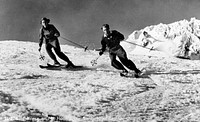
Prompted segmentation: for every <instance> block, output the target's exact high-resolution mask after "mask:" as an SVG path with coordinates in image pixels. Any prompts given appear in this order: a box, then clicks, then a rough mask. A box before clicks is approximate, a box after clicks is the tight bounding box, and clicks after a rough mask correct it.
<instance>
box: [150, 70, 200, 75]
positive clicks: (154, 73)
mask: <svg viewBox="0 0 200 122" xmlns="http://www.w3.org/2000/svg"><path fill="white" fill-rule="evenodd" d="M146 74H147V75H150V74H153V75H162V74H166V75H167V74H169V75H187V74H200V70H185V71H184V70H172V71H169V72H159V71H156V70H149V71H147V72H146Z"/></svg>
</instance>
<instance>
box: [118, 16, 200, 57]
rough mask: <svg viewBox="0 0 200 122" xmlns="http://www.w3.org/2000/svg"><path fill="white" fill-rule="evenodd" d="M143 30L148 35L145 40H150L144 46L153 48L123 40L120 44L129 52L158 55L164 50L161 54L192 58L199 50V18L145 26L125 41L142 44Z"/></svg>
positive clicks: (143, 38)
mask: <svg viewBox="0 0 200 122" xmlns="http://www.w3.org/2000/svg"><path fill="white" fill-rule="evenodd" d="M144 31H145V32H147V33H148V34H149V35H150V37H148V38H147V40H150V41H151V42H152V44H150V43H149V44H148V45H147V46H146V48H147V47H148V48H149V49H151V48H153V49H155V50H153V51H150V50H149V49H145V48H143V47H140V46H136V47H135V46H134V45H132V44H128V43H127V42H123V43H122V45H123V46H124V47H125V48H126V49H127V50H128V51H129V52H130V53H131V54H139V55H141V54H142V55H160V53H163V52H164V53H163V55H168V56H169V55H170V56H178V57H185V58H192V57H191V55H194V54H198V53H199V51H200V40H199V38H200V20H198V19H196V18H191V19H190V21H188V20H181V21H177V22H174V23H170V24H163V23H160V24H158V25H151V26H147V27H145V28H144V29H141V30H136V31H134V32H133V33H132V34H130V35H129V37H128V39H127V40H126V41H128V42H132V43H136V44H139V45H143V44H144V40H145V37H144V34H143V32H144ZM186 46H188V47H186ZM185 48H188V50H189V51H188V52H186V50H187V49H185ZM158 52H159V53H158Z"/></svg>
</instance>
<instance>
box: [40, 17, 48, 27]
mask: <svg viewBox="0 0 200 122" xmlns="http://www.w3.org/2000/svg"><path fill="white" fill-rule="evenodd" d="M49 22H50V19H47V18H46V17H43V18H42V19H41V21H40V23H41V24H42V26H43V27H45V28H46V27H47V25H48V24H49Z"/></svg>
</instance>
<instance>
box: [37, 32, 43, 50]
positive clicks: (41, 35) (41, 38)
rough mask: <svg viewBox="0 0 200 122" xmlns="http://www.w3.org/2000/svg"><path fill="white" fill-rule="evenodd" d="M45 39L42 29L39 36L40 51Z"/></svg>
mask: <svg viewBox="0 0 200 122" xmlns="http://www.w3.org/2000/svg"><path fill="white" fill-rule="evenodd" d="M43 39H44V33H43V31H42V28H41V29H40V34H39V49H38V50H39V51H40V50H41V47H42V43H43Z"/></svg>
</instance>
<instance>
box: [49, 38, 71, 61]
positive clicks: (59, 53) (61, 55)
mask: <svg viewBox="0 0 200 122" xmlns="http://www.w3.org/2000/svg"><path fill="white" fill-rule="evenodd" d="M52 48H53V49H54V51H55V53H56V55H57V56H58V57H59V58H60V59H62V60H64V61H66V62H67V63H68V64H72V62H71V61H70V60H69V58H68V57H67V56H66V55H65V54H64V53H63V52H62V51H61V48H60V44H59V42H58V41H57V42H56V43H54V45H52V44H51V43H47V44H46V51H47V53H48V55H49V56H50V58H51V59H52V60H53V61H54V63H59V62H58V60H57V59H56V56H55V54H54V53H53V52H52Z"/></svg>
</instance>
